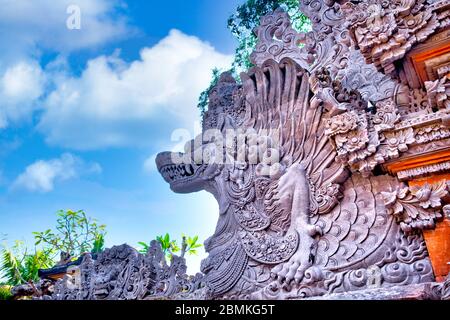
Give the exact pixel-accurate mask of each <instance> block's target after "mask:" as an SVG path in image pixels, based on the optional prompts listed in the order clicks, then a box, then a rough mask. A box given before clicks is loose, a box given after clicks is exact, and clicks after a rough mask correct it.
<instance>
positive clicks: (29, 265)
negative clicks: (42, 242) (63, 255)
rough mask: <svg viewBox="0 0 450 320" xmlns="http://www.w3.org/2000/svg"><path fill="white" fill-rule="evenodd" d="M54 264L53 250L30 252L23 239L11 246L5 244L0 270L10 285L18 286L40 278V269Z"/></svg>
mask: <svg viewBox="0 0 450 320" xmlns="http://www.w3.org/2000/svg"><path fill="white" fill-rule="evenodd" d="M53 265H54V260H53V258H52V252H51V250H38V249H35V250H34V252H33V253H29V252H28V249H27V248H26V247H25V245H24V243H23V242H22V241H16V242H15V244H14V246H12V247H11V248H9V247H8V246H7V245H6V244H4V245H3V250H2V252H1V261H0V271H1V272H2V275H3V278H4V279H5V280H6V283H7V284H8V285H12V286H16V285H19V284H23V283H27V282H30V281H37V280H38V279H39V276H38V270H39V269H42V268H50V267H51V266H53Z"/></svg>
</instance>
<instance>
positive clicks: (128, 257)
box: [46, 0, 450, 299]
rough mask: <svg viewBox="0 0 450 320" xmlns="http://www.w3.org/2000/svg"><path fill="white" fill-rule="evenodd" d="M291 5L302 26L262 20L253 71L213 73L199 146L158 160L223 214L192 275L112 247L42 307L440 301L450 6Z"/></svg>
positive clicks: (443, 289) (432, 2) (156, 251)
mask: <svg viewBox="0 0 450 320" xmlns="http://www.w3.org/2000/svg"><path fill="white" fill-rule="evenodd" d="M300 10H301V11H302V12H303V13H304V14H305V15H306V16H307V17H308V18H309V19H310V20H311V22H312V31H311V32H308V33H299V32H297V31H296V30H294V29H293V28H292V27H291V23H290V20H289V16H288V14H287V13H285V12H284V11H283V10H281V9H278V10H276V11H275V12H273V13H271V14H269V15H267V16H265V17H264V18H262V20H261V24H260V26H259V27H258V28H257V29H256V30H255V32H256V34H257V36H258V43H257V46H256V50H255V51H254V52H253V54H252V56H251V59H252V62H253V64H254V65H255V67H253V68H252V69H250V70H248V71H247V72H245V73H243V74H241V82H239V83H238V82H236V81H235V79H233V77H232V76H231V75H230V74H228V73H224V74H222V76H221V77H220V80H219V82H218V84H217V85H216V87H215V88H213V90H212V91H211V93H210V97H209V108H208V111H207V112H206V113H205V115H204V118H203V135H201V136H199V137H197V138H196V139H195V140H193V141H192V143H189V144H188V145H187V146H186V153H185V154H173V153H169V152H163V153H160V154H159V155H158V157H157V159H156V162H157V166H158V170H159V172H160V173H161V175H162V176H163V178H164V179H165V180H166V181H167V182H168V183H169V184H170V187H171V189H172V190H173V191H175V192H179V193H189V192H196V191H200V190H206V191H208V192H210V193H212V194H213V195H214V197H215V198H216V199H217V201H218V203H219V210H220V212H219V213H218V221H217V226H216V230H215V233H214V234H213V235H212V236H211V237H210V238H209V239H207V241H205V249H206V251H207V253H208V258H206V259H205V260H204V261H203V262H202V267H201V273H199V274H197V275H196V276H195V277H189V276H187V275H186V274H185V271H186V267H185V262H184V259H183V258H182V257H175V258H174V259H173V260H172V262H171V263H170V264H169V263H167V262H165V260H164V257H163V255H162V253H161V249H160V247H159V246H158V244H157V243H153V244H152V247H151V248H150V250H149V252H148V254H147V255H142V254H139V253H137V252H136V251H135V250H134V249H132V248H130V247H128V246H120V247H113V248H112V249H108V250H106V251H105V252H103V253H101V254H100V255H99V257H97V259H92V257H90V256H89V255H86V256H85V257H84V258H83V261H82V262H81V264H80V265H79V270H80V272H79V273H80V276H79V279H78V280H77V281H78V282H77V283H76V281H71V277H70V276H68V275H66V276H65V277H64V278H63V279H60V280H58V281H57V282H56V284H55V285H54V291H53V293H51V294H49V295H47V296H46V297H47V298H53V299H155V298H158V297H166V298H174V299H249V298H250V299H300V298H308V297H320V296H322V297H327V296H328V297H330V296H331V297H332V296H334V297H338V296H339V294H341V295H346V294H349V295H352V297H358V294H360V297H362V298H364V297H368V296H364V294H367V295H369V294H371V295H372V297H374V296H375V297H376V294H377V292H384V293H386V292H387V293H388V294H387V295H388V296H389V292H390V293H392V295H390V297H391V298H399V299H400V298H402V297H404V296H405V295H408V290H409V289H410V288H411V290H421V292H422V297H423V296H424V295H425V296H426V297H428V298H438V299H440V298H442V299H444V298H447V299H448V298H450V297H449V296H450V293H449V288H450V281H449V280H448V278H447V280H446V277H447V274H448V273H449V271H450V268H449V264H448V262H449V261H450V220H449V219H450V204H449V203H450V194H449V191H450V99H449V96H450V29H449V26H450V1H449V0H392V1H386V0H367V1H360V0H355V1H346V0H341V1H334V0H301V1H300ZM211 214H217V213H213V212H211ZM383 290H384V291H383ZM395 294H397V295H395Z"/></svg>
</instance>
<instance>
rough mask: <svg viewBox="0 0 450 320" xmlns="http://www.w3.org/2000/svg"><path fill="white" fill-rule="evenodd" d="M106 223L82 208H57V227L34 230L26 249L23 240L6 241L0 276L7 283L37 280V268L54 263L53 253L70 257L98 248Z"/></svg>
mask: <svg viewBox="0 0 450 320" xmlns="http://www.w3.org/2000/svg"><path fill="white" fill-rule="evenodd" d="M105 234H106V233H105V226H104V225H98V224H97V222H96V221H95V220H94V219H90V218H87V216H86V214H85V213H84V211H71V210H68V211H62V210H61V211H58V213H57V226H56V231H52V230H51V229H48V230H46V231H44V232H33V235H34V238H35V247H34V249H33V250H29V249H28V248H27V247H26V246H25V244H24V242H22V241H15V243H14V245H13V246H12V247H9V246H8V245H7V244H6V242H5V244H4V245H3V246H2V247H3V248H2V250H1V252H0V278H1V279H2V281H4V282H5V283H6V284H8V285H10V286H16V285H20V284H24V283H29V282H36V281H38V280H39V276H38V271H39V269H47V268H51V267H53V266H54V265H55V262H56V261H55V260H56V256H57V255H58V254H59V253H64V254H63V255H62V256H67V255H68V256H69V258H73V257H77V256H79V255H80V254H82V253H84V252H87V251H92V252H94V253H98V252H101V251H102V250H103V248H104V244H105Z"/></svg>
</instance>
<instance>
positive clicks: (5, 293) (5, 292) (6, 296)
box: [0, 285, 12, 300]
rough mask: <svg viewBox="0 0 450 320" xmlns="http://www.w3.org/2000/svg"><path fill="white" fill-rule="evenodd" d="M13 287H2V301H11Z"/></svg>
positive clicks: (0, 296)
mask: <svg viewBox="0 0 450 320" xmlns="http://www.w3.org/2000/svg"><path fill="white" fill-rule="evenodd" d="M11 299H12V293H11V286H9V285H0V300H11Z"/></svg>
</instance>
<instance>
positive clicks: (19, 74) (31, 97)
mask: <svg viewBox="0 0 450 320" xmlns="http://www.w3.org/2000/svg"><path fill="white" fill-rule="evenodd" d="M45 78H46V77H45V74H44V72H43V71H42V69H41V67H40V66H39V64H37V63H35V62H19V63H17V64H15V65H13V66H11V67H10V68H8V69H7V70H6V72H5V73H4V74H3V75H0V129H1V128H5V127H6V126H8V124H9V122H11V121H19V120H22V119H23V118H26V117H28V116H29V115H30V114H31V113H32V111H33V110H34V109H35V107H36V99H38V98H39V97H40V96H41V95H42V94H43V93H44V87H45V81H46V79H45Z"/></svg>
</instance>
